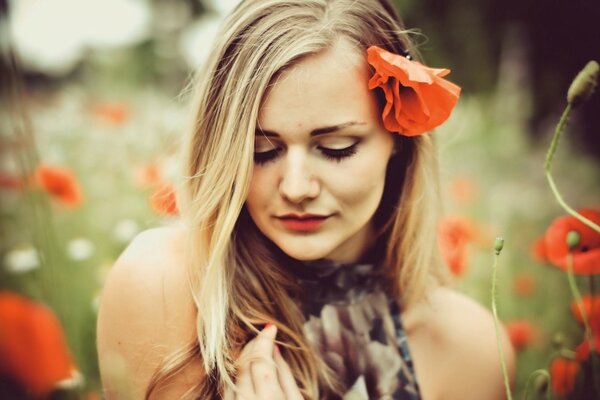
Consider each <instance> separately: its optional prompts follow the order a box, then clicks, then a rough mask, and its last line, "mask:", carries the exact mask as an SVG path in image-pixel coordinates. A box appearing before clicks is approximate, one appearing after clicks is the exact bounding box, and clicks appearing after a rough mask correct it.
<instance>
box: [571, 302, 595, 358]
mask: <svg viewBox="0 0 600 400" xmlns="http://www.w3.org/2000/svg"><path fill="white" fill-rule="evenodd" d="M582 306H583V310H584V311H585V314H586V316H587V319H588V324H589V325H590V330H591V331H592V337H591V338H590V339H589V340H588V339H587V338H584V340H583V342H582V343H581V344H580V345H579V346H577V349H576V353H577V359H578V360H580V361H584V360H586V359H587V358H588V357H589V355H590V351H591V349H592V346H593V347H594V348H595V350H596V352H600V296H599V295H596V296H590V295H588V296H583V298H582ZM571 312H572V313H573V315H574V316H575V319H576V320H577V321H579V322H580V323H581V324H583V316H582V315H581V310H580V309H579V306H578V304H577V302H573V303H571Z"/></svg>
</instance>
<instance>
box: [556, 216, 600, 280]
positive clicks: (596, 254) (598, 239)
mask: <svg viewBox="0 0 600 400" xmlns="http://www.w3.org/2000/svg"><path fill="white" fill-rule="evenodd" d="M579 213H580V214H581V215H583V216H584V217H586V218H588V219H590V220H591V221H593V222H595V223H598V224H600V212H598V211H596V210H591V209H584V210H580V211H579ZM570 231H576V232H578V233H579V235H580V241H579V244H578V245H577V247H575V248H574V249H573V250H572V253H573V272H574V273H575V274H579V275H592V274H598V273H600V233H598V232H596V231H594V230H593V229H592V228H590V227H588V226H587V225H584V224H583V223H582V222H580V221H579V220H577V219H576V218H574V217H572V216H570V215H567V216H562V217H559V218H557V219H555V220H554V222H552V224H551V225H550V227H549V228H548V229H547V230H546V234H545V235H544V240H545V245H546V254H547V256H548V259H549V261H550V262H551V263H552V264H554V265H555V266H557V267H559V268H560V269H562V270H565V271H566V269H567V254H568V253H569V249H568V247H567V234H568V233H569V232H570Z"/></svg>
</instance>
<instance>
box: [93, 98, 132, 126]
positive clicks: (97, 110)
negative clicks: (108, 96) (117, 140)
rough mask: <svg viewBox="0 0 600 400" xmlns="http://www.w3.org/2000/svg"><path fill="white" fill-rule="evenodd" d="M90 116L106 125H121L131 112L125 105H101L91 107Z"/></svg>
mask: <svg viewBox="0 0 600 400" xmlns="http://www.w3.org/2000/svg"><path fill="white" fill-rule="evenodd" d="M91 111H92V114H93V115H94V116H95V117H96V118H97V119H98V120H100V121H102V122H104V123H106V124H108V125H114V126H116V125H121V124H123V123H124V122H125V121H127V119H128V118H129V115H130V114H131V111H130V109H129V107H128V106H127V104H123V103H102V104H96V105H94V106H93V107H92V110H91Z"/></svg>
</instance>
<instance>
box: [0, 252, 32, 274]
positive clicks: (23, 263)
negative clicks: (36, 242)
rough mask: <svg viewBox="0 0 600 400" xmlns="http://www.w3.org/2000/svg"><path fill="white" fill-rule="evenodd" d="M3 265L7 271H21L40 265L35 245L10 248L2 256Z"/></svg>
mask: <svg viewBox="0 0 600 400" xmlns="http://www.w3.org/2000/svg"><path fill="white" fill-rule="evenodd" d="M4 265H5V267H6V270H7V271H8V272H13V273H16V274H17V273H23V272H28V271H31V270H34V269H36V268H38V267H39V266H40V258H39V255H38V252H37V250H36V249H35V247H33V246H30V245H25V246H20V247H17V248H15V249H12V250H10V251H9V252H8V253H6V255H5V256H4Z"/></svg>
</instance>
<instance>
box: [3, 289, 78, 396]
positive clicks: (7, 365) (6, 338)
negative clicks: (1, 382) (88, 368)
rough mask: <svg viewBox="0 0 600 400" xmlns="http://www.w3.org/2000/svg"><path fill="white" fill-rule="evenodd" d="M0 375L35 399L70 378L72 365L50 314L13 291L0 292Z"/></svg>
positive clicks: (60, 329) (42, 306) (60, 333)
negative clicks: (7, 377) (34, 396)
mask: <svg viewBox="0 0 600 400" xmlns="http://www.w3.org/2000/svg"><path fill="white" fill-rule="evenodd" d="M0 327H1V330H0V373H1V374H6V375H7V376H9V377H10V378H11V379H12V380H14V381H15V382H16V383H18V384H20V385H22V386H23V388H24V389H26V390H28V391H30V392H31V393H33V394H35V395H36V396H45V395H47V394H48V393H49V392H51V391H52V389H54V388H55V386H56V384H57V383H58V382H59V381H62V380H64V379H68V378H71V376H72V374H73V371H74V364H73V361H72V359H71V356H70V354H69V350H68V348H67V344H66V341H65V337H64V334H63V331H62V328H61V326H60V322H59V321H58V319H57V318H56V316H55V315H54V314H53V313H52V311H51V310H50V309H49V308H48V307H46V306H44V305H42V304H39V303H36V302H34V301H32V300H29V299H27V298H25V297H23V296H21V295H18V294H15V293H12V292H6V291H4V292H0Z"/></svg>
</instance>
